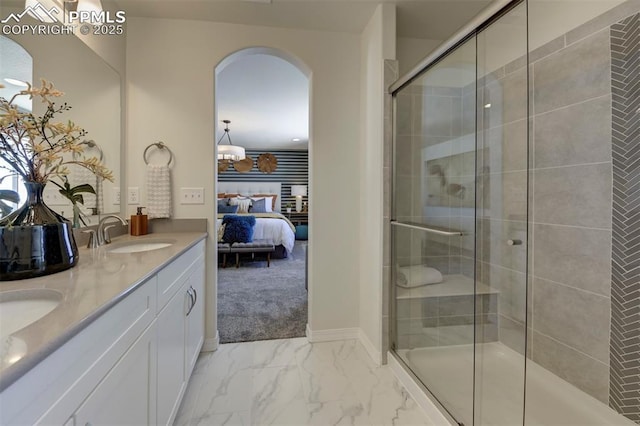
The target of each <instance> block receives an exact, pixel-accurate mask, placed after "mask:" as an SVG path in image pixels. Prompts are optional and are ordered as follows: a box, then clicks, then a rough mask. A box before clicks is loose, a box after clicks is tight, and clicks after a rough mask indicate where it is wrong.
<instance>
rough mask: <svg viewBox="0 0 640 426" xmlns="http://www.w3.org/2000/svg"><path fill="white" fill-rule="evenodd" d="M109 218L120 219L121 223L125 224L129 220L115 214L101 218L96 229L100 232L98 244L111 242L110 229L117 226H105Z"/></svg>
mask: <svg viewBox="0 0 640 426" xmlns="http://www.w3.org/2000/svg"><path fill="white" fill-rule="evenodd" d="M109 219H118V220H119V221H120V223H122V224H123V225H124V226H127V221H126V220H124V219H123V218H121V217H120V216H117V215H115V214H110V215H107V216H105V217H103V218H102V219H100V222H99V223H98V229H97V230H96V233H97V234H98V246H102V245H105V244H109V243H111V236H110V235H109V229H110V228H113V227H115V225H109V226H105V224H106V222H107V220H109Z"/></svg>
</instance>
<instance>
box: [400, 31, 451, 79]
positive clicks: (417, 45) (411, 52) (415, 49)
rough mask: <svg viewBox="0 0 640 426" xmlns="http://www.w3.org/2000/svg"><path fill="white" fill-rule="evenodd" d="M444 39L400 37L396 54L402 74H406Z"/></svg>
mask: <svg viewBox="0 0 640 426" xmlns="http://www.w3.org/2000/svg"><path fill="white" fill-rule="evenodd" d="M443 41H444V40H431V39H422V38H410V37H398V40H397V45H396V46H397V47H396V49H397V50H396V56H397V59H398V69H399V72H400V76H403V75H405V74H406V73H408V72H409V71H411V70H412V69H413V67H415V66H416V65H417V64H418V62H420V61H421V60H422V59H424V58H425V57H426V56H427V55H428V54H429V53H431V52H433V50H434V49H435V48H436V47H438V46H439V45H440V43H442V42H443Z"/></svg>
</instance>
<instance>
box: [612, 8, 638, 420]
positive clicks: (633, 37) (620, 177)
mask: <svg viewBox="0 0 640 426" xmlns="http://www.w3.org/2000/svg"><path fill="white" fill-rule="evenodd" d="M638 46H640V14H636V15H633V16H630V17H629V18H627V19H625V20H623V21H621V22H619V23H617V24H615V25H613V26H612V27H611V84H612V88H613V90H612V92H613V98H612V112H613V131H612V136H613V194H614V197H613V244H612V252H613V253H612V254H613V255H612V285H611V357H610V364H611V369H610V378H611V383H610V394H609V405H610V406H611V407H612V408H614V409H615V410H616V411H618V412H619V413H622V414H624V415H625V416H626V417H628V418H630V419H631V420H633V421H635V422H636V423H638V424H640V306H639V302H638V300H639V299H640V250H639V248H640V214H638V211H639V210H638V206H639V205H640V191H638V188H639V185H640V147H639V146H638V141H640V50H639V49H638Z"/></svg>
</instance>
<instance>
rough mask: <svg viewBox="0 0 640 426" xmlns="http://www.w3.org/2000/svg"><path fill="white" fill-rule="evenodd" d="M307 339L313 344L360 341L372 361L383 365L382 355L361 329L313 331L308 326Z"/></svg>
mask: <svg viewBox="0 0 640 426" xmlns="http://www.w3.org/2000/svg"><path fill="white" fill-rule="evenodd" d="M306 335H307V339H308V340H309V342H311V343H318V342H333V341H337V340H358V341H360V343H362V346H364V348H365V349H366V351H367V353H368V354H369V356H370V357H371V360H372V361H373V362H375V363H376V364H377V365H382V353H381V352H380V351H378V350H377V349H376V348H375V346H374V345H373V343H371V340H369V338H368V337H367V335H366V334H365V333H364V331H362V329H361V328H359V327H354V328H333V329H329V330H316V331H313V330H311V327H309V324H307V330H306Z"/></svg>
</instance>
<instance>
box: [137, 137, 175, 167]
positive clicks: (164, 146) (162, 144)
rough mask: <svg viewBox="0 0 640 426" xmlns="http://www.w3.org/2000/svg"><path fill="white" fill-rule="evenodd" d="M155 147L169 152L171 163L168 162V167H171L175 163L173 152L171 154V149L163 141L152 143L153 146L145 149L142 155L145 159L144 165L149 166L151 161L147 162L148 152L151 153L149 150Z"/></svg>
mask: <svg viewBox="0 0 640 426" xmlns="http://www.w3.org/2000/svg"><path fill="white" fill-rule="evenodd" d="M154 146H155V147H156V148H158V149H166V150H167V151H169V161H168V162H167V166H168V165H170V164H171V162H172V161H173V152H171V150H170V149H169V147H168V146H167V145H165V143H164V142H162V141H158V142H155V143H152V144H151V145H149V146H148V147H146V148H145V150H144V153H143V154H142V158H143V159H144V164H147V165H148V164H149V161H148V160H147V152H148V151H149V149H151V147H154Z"/></svg>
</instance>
